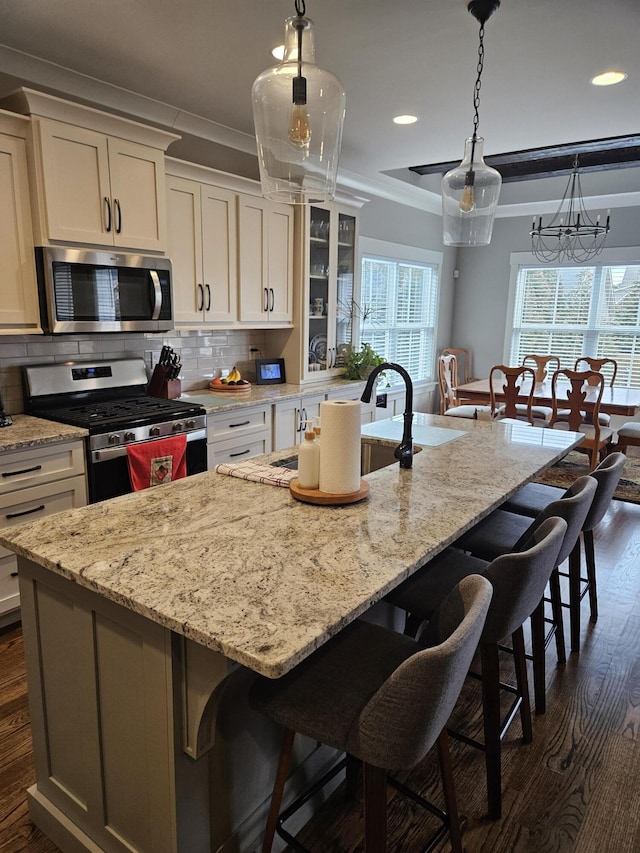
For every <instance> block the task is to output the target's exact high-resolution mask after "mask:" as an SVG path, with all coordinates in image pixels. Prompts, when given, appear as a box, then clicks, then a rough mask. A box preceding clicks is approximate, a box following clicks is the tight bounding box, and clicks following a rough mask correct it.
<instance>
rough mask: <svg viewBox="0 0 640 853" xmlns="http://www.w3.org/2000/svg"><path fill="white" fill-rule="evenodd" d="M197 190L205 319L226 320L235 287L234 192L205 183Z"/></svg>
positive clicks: (230, 315) (232, 313)
mask: <svg viewBox="0 0 640 853" xmlns="http://www.w3.org/2000/svg"><path fill="white" fill-rule="evenodd" d="M200 192H201V203H202V257H203V263H202V266H203V271H204V309H205V319H206V320H208V321H211V322H225V321H226V322H229V321H233V320H235V319H236V292H237V286H238V269H237V261H236V257H237V240H236V233H237V225H236V223H237V219H236V194H235V193H233V192H229V191H227V190H223V189H220V188H219V187H212V186H208V185H207V184H203V185H202V187H201V190H200Z"/></svg>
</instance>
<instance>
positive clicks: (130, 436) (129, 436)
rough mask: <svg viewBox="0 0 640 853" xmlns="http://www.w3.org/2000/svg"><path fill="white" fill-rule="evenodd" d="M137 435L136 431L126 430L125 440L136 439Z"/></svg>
mask: <svg viewBox="0 0 640 853" xmlns="http://www.w3.org/2000/svg"><path fill="white" fill-rule="evenodd" d="M135 437H136V434H135V432H125V434H124V440H125V441H133V440H134V439H135Z"/></svg>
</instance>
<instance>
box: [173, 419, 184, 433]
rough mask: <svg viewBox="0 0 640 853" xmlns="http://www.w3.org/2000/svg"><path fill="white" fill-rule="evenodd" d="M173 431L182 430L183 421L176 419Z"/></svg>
mask: <svg viewBox="0 0 640 853" xmlns="http://www.w3.org/2000/svg"><path fill="white" fill-rule="evenodd" d="M171 429H172V430H173V432H181V431H182V421H176V422H175V423H174V425H173V426H172V427H171Z"/></svg>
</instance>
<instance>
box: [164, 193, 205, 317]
mask: <svg viewBox="0 0 640 853" xmlns="http://www.w3.org/2000/svg"><path fill="white" fill-rule="evenodd" d="M167 217H168V220H169V240H168V251H169V257H170V258H171V267H172V272H173V304H174V317H175V321H176V323H201V322H202V320H203V319H204V313H203V306H204V285H203V280H204V279H203V271H202V237H201V225H200V184H198V183H196V182H195V181H185V180H183V179H182V178H173V177H169V178H167Z"/></svg>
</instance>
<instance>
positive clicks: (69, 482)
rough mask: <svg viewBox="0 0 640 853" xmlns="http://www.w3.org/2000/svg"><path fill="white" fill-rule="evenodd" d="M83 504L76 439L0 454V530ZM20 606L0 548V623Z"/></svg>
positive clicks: (14, 575) (7, 556)
mask: <svg viewBox="0 0 640 853" xmlns="http://www.w3.org/2000/svg"><path fill="white" fill-rule="evenodd" d="M86 503H87V484H86V475H85V466H84V448H83V444H82V441H71V442H62V443H60V444H54V445H47V446H42V447H38V448H36V449H30V450H18V451H11V452H6V453H3V454H2V456H0V528H4V527H11V526H13V525H15V524H23V523H24V522H27V521H31V520H34V519H38V518H42V517H43V516H45V515H52V514H53V513H56V512H62V510H67V509H73V508H75V507H78V506H84V505H85V504H86ZM19 606H20V598H19V594H18V570H17V561H16V556H15V554H13V553H12V552H10V551H8V550H7V549H6V548H2V547H1V546H0V626H2V625H3V624H9V623H10V622H11V621H12V620H13V619H14V618H16V616H15V611H16V610H17V608H18V607H19Z"/></svg>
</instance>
